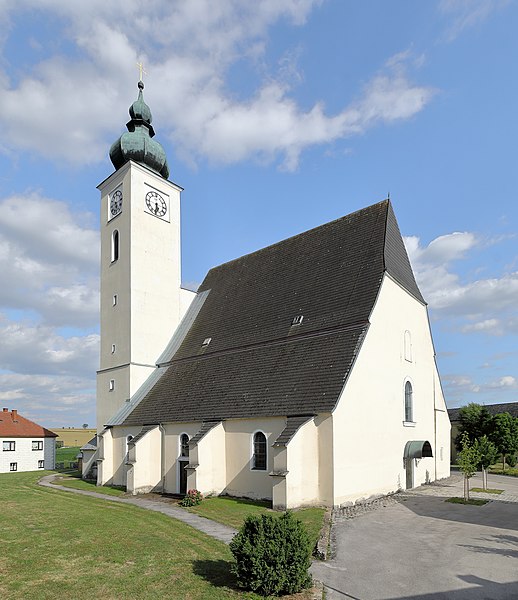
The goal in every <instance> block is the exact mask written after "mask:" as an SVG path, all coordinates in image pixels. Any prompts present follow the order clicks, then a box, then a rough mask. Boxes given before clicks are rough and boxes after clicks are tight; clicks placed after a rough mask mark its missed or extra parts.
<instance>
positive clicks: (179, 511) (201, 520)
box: [38, 475, 237, 544]
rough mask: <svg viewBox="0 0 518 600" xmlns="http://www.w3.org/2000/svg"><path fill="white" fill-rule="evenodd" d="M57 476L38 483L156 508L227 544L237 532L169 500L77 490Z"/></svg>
mask: <svg viewBox="0 0 518 600" xmlns="http://www.w3.org/2000/svg"><path fill="white" fill-rule="evenodd" d="M55 477H58V476H57V475H45V477H42V478H41V479H40V480H39V482H38V483H39V484H40V485H43V486H45V487H48V488H51V489H53V490H55V489H58V490H62V491H64V492H72V493H74V494H82V495H83V496H92V497H93V498H100V499H101V500H108V501H109V502H119V503H121V504H132V505H133V506H138V507H140V508H145V509H146V510H154V511H155V512H159V513H162V514H164V515H167V516H168V517H172V518H173V519H178V521H183V522H184V523H187V525H190V526H191V527H194V529H198V530H199V531H203V533H206V534H207V535H210V536H212V537H213V538H216V539H217V540H220V541H221V542H225V544H228V543H229V542H230V541H231V540H232V538H233V537H234V535H235V534H236V533H237V530H236V529H234V528H232V527H228V526H227V525H222V524H221V523H216V521H211V520H210V519H206V518H205V517H200V516H198V515H195V514H193V513H190V512H188V511H186V510H183V508H178V507H176V506H172V505H171V504H169V503H168V502H160V501H157V500H149V499H148V498H139V497H138V496H135V497H132V498H122V497H120V496H108V495H106V494H100V493H99V492H89V491H87V490H76V489H74V488H70V487H65V486H63V485H58V484H54V483H51V481H52V480H53V479H54V478H55Z"/></svg>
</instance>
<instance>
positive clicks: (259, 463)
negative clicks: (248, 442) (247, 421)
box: [252, 431, 267, 471]
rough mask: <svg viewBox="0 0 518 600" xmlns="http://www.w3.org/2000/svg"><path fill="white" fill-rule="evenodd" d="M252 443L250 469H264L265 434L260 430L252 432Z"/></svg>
mask: <svg viewBox="0 0 518 600" xmlns="http://www.w3.org/2000/svg"><path fill="white" fill-rule="evenodd" d="M253 444H254V449H253V455H252V469H254V470H256V471H266V462H267V461H266V436H265V435H264V433H263V432H262V431H257V432H256V433H254V440H253Z"/></svg>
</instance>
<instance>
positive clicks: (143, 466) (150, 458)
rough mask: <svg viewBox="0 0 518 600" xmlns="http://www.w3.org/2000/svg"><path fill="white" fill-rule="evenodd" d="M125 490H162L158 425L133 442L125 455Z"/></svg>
mask: <svg viewBox="0 0 518 600" xmlns="http://www.w3.org/2000/svg"><path fill="white" fill-rule="evenodd" d="M127 463H128V465H127V469H128V470H127V475H126V481H127V490H128V492H129V493H131V494H138V493H142V494H143V493H148V492H151V491H160V492H162V491H163V489H162V432H161V431H160V428H159V427H158V425H157V426H156V427H155V428H154V429H152V430H151V431H148V432H147V433H146V434H145V435H144V436H142V437H141V438H140V439H139V440H138V441H137V442H136V443H135V444H130V446H129V452H128V455H127Z"/></svg>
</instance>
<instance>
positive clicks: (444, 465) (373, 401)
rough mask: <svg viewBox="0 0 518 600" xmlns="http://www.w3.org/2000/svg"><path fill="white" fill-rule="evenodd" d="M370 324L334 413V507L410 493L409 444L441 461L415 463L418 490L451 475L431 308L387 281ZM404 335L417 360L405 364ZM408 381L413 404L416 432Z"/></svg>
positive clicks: (446, 426)
mask: <svg viewBox="0 0 518 600" xmlns="http://www.w3.org/2000/svg"><path fill="white" fill-rule="evenodd" d="M370 323H371V324H370V327H369V329H368V331H367V334H366V337H365V340H364V342H363V344H362V347H361V349H360V352H359V355H358V357H357V360H356V362H355V364H354V366H353V369H352V371H351V374H350V375H349V378H348V380H347V383H346V386H345V389H344V391H343V393H342V396H341V398H340V400H339V402H338V404H337V407H336V409H335V411H334V413H333V439H334V444H333V468H334V501H333V503H334V504H335V505H340V504H342V503H346V502H350V501H356V500H359V499H362V498H368V497H370V496H374V495H379V494H386V493H390V492H394V491H396V490H397V489H400V488H401V489H404V488H405V481H406V478H405V469H404V461H403V453H404V448H405V444H406V442H407V441H410V440H426V441H429V442H430V444H431V445H432V451H433V454H434V458H423V459H421V460H419V461H417V464H414V467H415V470H414V487H415V486H417V485H420V484H421V483H424V482H425V481H426V480H429V481H432V480H434V479H436V478H440V477H446V476H448V475H449V455H448V452H447V448H448V444H449V436H450V431H449V420H448V416H447V412H446V407H445V404H444V398H443V395H442V391H441V388H440V385H439V377H438V374H437V369H436V364H435V359H434V349H433V344H432V338H431V334H430V327H429V322H428V316H427V311H426V307H425V306H423V305H422V304H421V303H420V302H418V301H417V300H415V299H414V298H413V297H412V296H411V295H410V294H408V292H406V291H405V290H404V289H402V288H401V287H400V286H399V285H398V284H397V283H396V282H394V281H393V280H392V279H391V278H390V277H389V276H388V275H385V277H384V280H383V282H382V285H381V289H380V293H379V296H378V299H377V302H376V305H375V307H374V309H373V312H372V314H371V318H370ZM405 331H409V332H410V334H411V341H412V352H411V354H412V360H411V361H408V360H406V359H405V348H404V339H405ZM407 380H409V381H410V382H411V384H412V388H413V405H414V423H413V424H412V425H409V426H405V425H404V420H405V395H404V388H405V382H406V381H407ZM435 424H437V427H436V426H435ZM441 447H443V458H442V460H440V448H441ZM414 463H416V461H414Z"/></svg>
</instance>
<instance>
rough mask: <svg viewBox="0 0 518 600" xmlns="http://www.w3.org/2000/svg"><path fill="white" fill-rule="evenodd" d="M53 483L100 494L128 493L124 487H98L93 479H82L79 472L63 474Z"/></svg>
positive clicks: (118, 494) (121, 494) (119, 494)
mask: <svg viewBox="0 0 518 600" xmlns="http://www.w3.org/2000/svg"><path fill="white" fill-rule="evenodd" d="M52 483H55V484H57V485H62V486H64V487H70V488H74V489H76V490H87V491H88V492H98V493H100V494H105V495H106V496H123V495H124V494H125V493H126V488H122V487H119V486H107V485H103V486H102V487H98V486H97V485H95V483H92V482H91V481H84V480H83V479H81V477H80V475H79V473H77V475H76V474H72V475H69V474H66V475H62V476H60V477H58V478H56V479H54V481H53V482H52Z"/></svg>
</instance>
